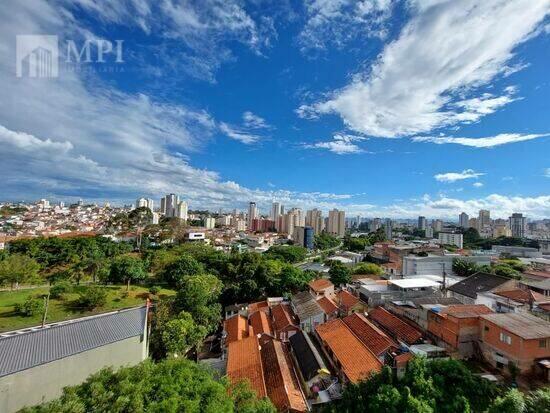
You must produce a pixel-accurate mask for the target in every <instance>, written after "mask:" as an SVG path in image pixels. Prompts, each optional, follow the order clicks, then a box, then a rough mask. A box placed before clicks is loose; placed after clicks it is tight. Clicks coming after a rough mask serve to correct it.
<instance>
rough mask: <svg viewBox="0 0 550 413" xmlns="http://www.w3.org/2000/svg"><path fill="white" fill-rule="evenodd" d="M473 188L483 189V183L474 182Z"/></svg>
mask: <svg viewBox="0 0 550 413" xmlns="http://www.w3.org/2000/svg"><path fill="white" fill-rule="evenodd" d="M473 186H474V187H475V188H481V187H483V183H482V182H474V184H473Z"/></svg>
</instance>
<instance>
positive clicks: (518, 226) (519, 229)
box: [508, 213, 527, 238]
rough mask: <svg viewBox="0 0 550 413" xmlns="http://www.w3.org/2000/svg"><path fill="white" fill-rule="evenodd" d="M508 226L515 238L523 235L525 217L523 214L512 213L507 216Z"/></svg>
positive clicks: (525, 224)
mask: <svg viewBox="0 0 550 413" xmlns="http://www.w3.org/2000/svg"><path fill="white" fill-rule="evenodd" d="M508 226H509V227H510V231H512V236H513V237H517V238H523V237H525V227H526V226H527V218H525V217H524V216H523V214H518V213H514V214H512V216H511V217H510V218H508Z"/></svg>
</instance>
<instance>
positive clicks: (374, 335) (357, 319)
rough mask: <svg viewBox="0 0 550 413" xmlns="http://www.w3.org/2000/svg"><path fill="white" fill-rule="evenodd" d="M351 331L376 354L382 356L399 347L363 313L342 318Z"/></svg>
mask: <svg viewBox="0 0 550 413" xmlns="http://www.w3.org/2000/svg"><path fill="white" fill-rule="evenodd" d="M342 320H343V321H344V323H346V325H347V326H348V327H349V329H350V330H351V331H353V333H354V334H355V335H356V336H357V338H358V339H359V340H361V341H362V342H363V344H364V345H365V346H367V347H368V348H369V349H370V350H371V351H372V352H373V353H374V354H376V355H377V356H380V355H381V354H383V353H385V352H386V351H388V350H389V349H390V348H392V347H395V348H397V347H399V346H398V345H397V343H395V342H394V341H393V340H392V339H391V338H389V337H388V336H387V335H386V333H384V332H383V331H382V330H380V329H379V328H378V327H376V326H375V325H374V324H372V323H371V322H370V321H369V320H367V319H366V318H365V316H364V315H362V314H358V313H355V314H352V315H349V316H347V317H344V318H343V319H342Z"/></svg>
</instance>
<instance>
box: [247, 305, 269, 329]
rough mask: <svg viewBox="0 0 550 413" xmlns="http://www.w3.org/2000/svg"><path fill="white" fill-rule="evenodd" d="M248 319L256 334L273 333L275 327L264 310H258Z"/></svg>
mask: <svg viewBox="0 0 550 413" xmlns="http://www.w3.org/2000/svg"><path fill="white" fill-rule="evenodd" d="M248 320H249V321H250V325H251V326H252V329H253V330H254V334H263V333H265V334H270V335H272V334H273V327H272V326H271V320H270V319H269V317H268V315H267V314H266V313H265V312H263V311H256V312H255V313H253V314H252V315H251V316H250V317H249V318H248Z"/></svg>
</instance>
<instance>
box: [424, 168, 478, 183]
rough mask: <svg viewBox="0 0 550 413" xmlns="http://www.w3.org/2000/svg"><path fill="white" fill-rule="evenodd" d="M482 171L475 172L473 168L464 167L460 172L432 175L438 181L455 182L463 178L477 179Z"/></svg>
mask: <svg viewBox="0 0 550 413" xmlns="http://www.w3.org/2000/svg"><path fill="white" fill-rule="evenodd" d="M483 175H485V174H484V173H480V172H476V171H474V170H473V169H465V170H463V171H462V172H446V173H442V174H437V175H434V178H435V180H436V181H439V182H456V181H462V180H464V179H477V178H479V177H480V176H483Z"/></svg>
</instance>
